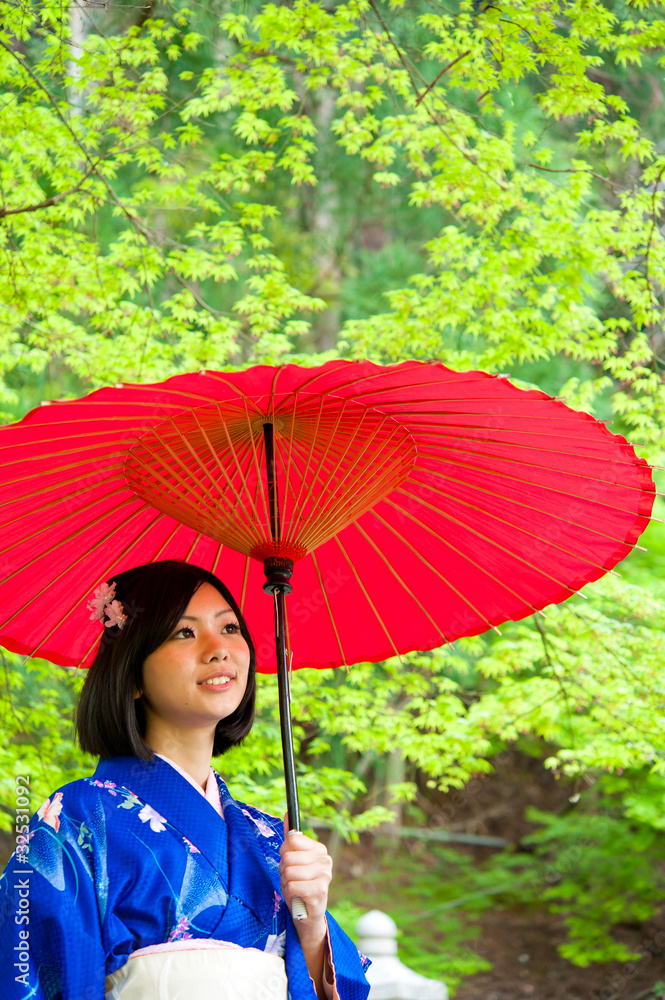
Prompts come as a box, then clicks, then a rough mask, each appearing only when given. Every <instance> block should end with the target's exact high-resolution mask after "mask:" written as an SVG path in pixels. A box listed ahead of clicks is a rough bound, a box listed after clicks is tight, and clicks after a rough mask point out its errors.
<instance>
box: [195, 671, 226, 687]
mask: <svg viewBox="0 0 665 1000" xmlns="http://www.w3.org/2000/svg"><path fill="white" fill-rule="evenodd" d="M234 680H235V675H234V676H231V675H230V674H215V675H214V676H213V677H207V678H206V679H205V680H204V681H199V682H198V686H199V687H209V688H219V687H223V688H224V689H225V690H226V688H228V686H229V684H231V682H232V681H234Z"/></svg>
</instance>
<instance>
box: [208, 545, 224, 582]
mask: <svg viewBox="0 0 665 1000" xmlns="http://www.w3.org/2000/svg"><path fill="white" fill-rule="evenodd" d="M223 551H224V544H223V542H219V544H218V547H217V553H216V554H215V558H214V559H213V561H212V567H211V569H210V572H211V573H212V575H213V576H217V567H218V566H219V560H220V559H221V558H222V552H223Z"/></svg>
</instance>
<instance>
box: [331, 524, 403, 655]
mask: <svg viewBox="0 0 665 1000" xmlns="http://www.w3.org/2000/svg"><path fill="white" fill-rule="evenodd" d="M335 541H336V542H337V546H338V548H339V550H340V552H341V553H342V555H343V556H344V558H345V559H346V562H347V564H348V566H349V568H350V570H351V572H352V573H353V575H354V577H355V578H356V583H357V584H358V586H359V587H360V589H361V590H362V592H363V594H364V595H365V599H366V601H367V603H368V604H369V606H370V608H371V609H372V613H373V614H374V617H375V618H376V620H377V621H378V623H379V625H380V626H381V628H382V629H383V632H384V633H385V636H386V638H387V639H388V642H389V643H390V645H391V646H392V648H393V650H394V653H395V656H399V655H400V654H399V650H398V649H397V646H396V644H395V640H394V639H393V637H392V635H391V634H390V630H389V629H388V626H387V625H386V623H385V622H384V620H383V618H382V617H381V615H380V614H379V612H378V611H377V609H376V607H375V605H374V602H373V600H372V598H371V597H370V596H369V594H368V593H367V588H366V587H365V584H364V583H363V582H362V580H361V579H360V577H359V576H358V573H357V572H356V568H355V566H354V565H353V560H352V559H351V557H350V556H349V553H348V552H347V551H346V549H345V548H344V546H343V545H342V542H341V540H340V537H339V535H335Z"/></svg>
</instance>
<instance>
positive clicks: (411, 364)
mask: <svg viewBox="0 0 665 1000" xmlns="http://www.w3.org/2000/svg"><path fill="white" fill-rule="evenodd" d="M354 363H355V362H343V364H354ZM419 364H421V362H418V361H401V362H399V363H398V364H395V365H386V366H385V368H382V369H381V370H380V371H378V372H377V371H375V372H371V373H370V374H368V375H357V376H356V377H355V378H351V379H347V380H346V381H345V382H340V383H339V384H338V385H335V386H334V387H333V388H332V390H331V392H329V393H328V395H338V394H339V393H340V391H343V390H346V389H350V388H352V387H353V386H355V385H358V384H359V383H365V382H371V381H373V380H374V379H377V378H385V377H386V376H389V375H393V374H395V373H396V369H398V368H399V369H402V371H403V370H404V369H408V370H410V371H417V370H418V369H417V367H416V366H417V365H419ZM340 369H341V365H340V366H338V368H337V369H336V370H340ZM329 374H330V372H326V371H320V372H317V374H316V375H315V376H314V377H313V378H311V379H308V380H306V381H305V382H304V383H302V384H301V385H299V386H298V387H297V388H296V389H293V390H291V395H295V394H296V393H301V392H302V391H303V389H309V388H310V387H311V386H312V385H314V383H315V382H316V381H317V380H318V379H321V378H325V377H326V376H327V375H329ZM450 374H451V375H452V378H447V379H439V380H438V381H437V382H436V383H434V384H436V385H448V384H450V383H454V384H455V385H459V384H460V383H462V382H477V381H479V375H480V376H482V375H483V374H484V373H482V372H471V373H469V374H470V375H471V377H463V376H460V375H459V373H458V372H451V373H450ZM485 377H486V378H492V376H491V375H488V376H485ZM431 385H432V379H426V380H424V381H415V382H411V383H409V385H408V386H405V385H404V383H403V382H402V383H401V384H399V385H394V386H390V387H388V388H384V389H372V390H369V391H368V392H367V393H359V394H358V395H376V394H378V393H386V394H387V393H389V392H396V391H397V392H402V391H403V390H404V389H405V388H408V389H417V388H420V387H421V386H431ZM342 398H343V397H342ZM287 399H288V397H287Z"/></svg>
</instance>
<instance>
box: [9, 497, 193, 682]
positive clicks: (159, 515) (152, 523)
mask: <svg viewBox="0 0 665 1000" xmlns="http://www.w3.org/2000/svg"><path fill="white" fill-rule="evenodd" d="M153 510H154V508H153ZM156 514H157V516H156V517H154V518H153V519H152V521H150V523H149V524H147V525H146V526H145V528H143V530H142V531H141V532H140V533H139V534H138V535H137V536H136V538H133V539H132V541H131V542H130V544H129V545H127V546H126V547H125V548H124V549H123V551H122V552H121V553H120V555H119V556H118V557H117V561H118V562H120V560H122V559H124V557H125V556H126V555H127V553H128V552H131V551H132V549H133V548H135V546H136V545H137V544H138V543H139V542H140V541H141V540H142V539H143V538H144V537H145V536H146V535H147V533H148V532H149V531H151V530H152V528H154V526H155V525H156V524H157V522H158V521H160V520H161V519H162V518H163V517H164V516H165V515H164V514H162V513H161V512H160V511H156ZM125 523H126V522H125ZM181 527H182V525H180V524H176V526H175V528H174V529H173V531H172V532H171V534H170V535H169V537H168V538H167V539H166V541H165V542H164V543H163V544H162V545H161V546H160V548H159V549H158V551H157V555H158V556H159V555H161V554H162V552H163V551H164V549H165V548H166V546H167V545H168V543H169V542H170V541H171V539H172V538H173V536H174V535H175V534H176V533H177V532H178V530H179V529H180V528H181ZM90 552H92V549H89V550H88V552H86V553H84V555H83V556H81V557H80V558H79V559H77V560H76V562H75V563H73V564H72V565H74V566H76V565H77V563H79V562H81V559H85V557H86V556H87V555H89V554H90ZM152 561H153V562H156V560H152ZM70 568H71V567H69V566H68V567H67V569H65V570H63V571H62V573H61V574H60V576H58V577H56V579H55V580H54V581H53V583H57V582H58V580H59V579H60V577H62V576H63V575H64V574H65V573H66V572H67V570H69V569H70ZM105 576H106V574H104V575H103V576H99V577H97V582H96V583H94V584H93V586H92V588H91V589H92V591H93V592H94V590H95V589H96V588H97V587H98V586H99V585H100V583H102V582H103V580H104V578H105ZM51 585H52V584H49V586H51ZM42 593H43V590H42V591H40V593H39V594H37V595H36V597H39V596H40V594H42ZM33 600H34V598H33ZM31 603H32V602H31V601H28V603H27V604H24V605H23V607H22V608H20V609H19V611H17V612H16V614H20V612H21V611H24V610H25V608H27V607H28V606H29V605H30V604H31ZM76 607H77V605H76V604H74V605H73V606H72V607H70V609H69V611H68V612H67V613H66V614H65V615H63V616H62V618H60V619H59V621H58V622H57V623H56V624H55V625H54V626H53V628H52V629H51V630H50V632H49V633H48V634H47V635H46V636H44V638H43V639H42V640H41V641H40V642H39V643H38V644H37V645H36V646H35V647H34V649H33V650H32V651H31V652H30V653H29V654H28V655H29V656H34V655H35V653H37V652H39V650H40V649H42V648H43V646H44V645H45V644H46V643H47V642H48V640H49V639H50V638H51V636H52V635H53V633H54V632H55V631H56V630H57V628H58V626H59V625H60V624H61V623H62V621H63V620H64V619H66V618H67V617H68V616H69V615H71V613H72V612H73V611H75V610H76ZM13 617H15V616H13ZM9 621H11V619H9ZM5 624H7V622H6V623H5ZM103 634H104V629H103V628H102V631H101V632H100V634H99V635H98V636H97V638H96V639H95V640H94V642H93V643H92V645H91V646H89V647H88V649H87V650H86V653H85V656H84V657H83V658H82V659H80V660H79V661H78V662H79V664H81V663H83V661H84V659H85V657H87V656H88V654H89V653H90V650H91V649H92V648H93V647H94V646H95V645H96V644H97V643H98V642H99V641H100V638H101V636H102V635H103Z"/></svg>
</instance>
